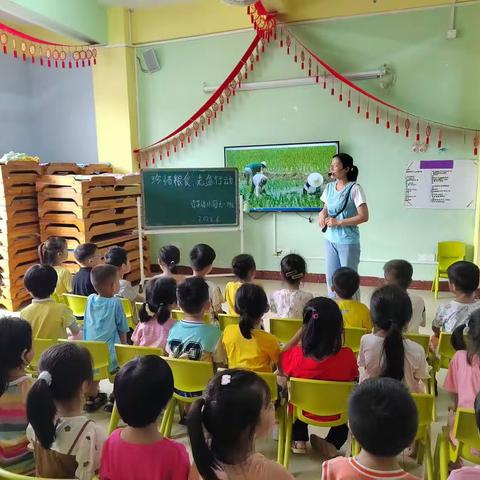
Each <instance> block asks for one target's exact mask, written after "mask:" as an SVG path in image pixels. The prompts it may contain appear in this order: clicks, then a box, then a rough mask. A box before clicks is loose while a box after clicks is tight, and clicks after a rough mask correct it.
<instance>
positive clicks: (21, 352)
mask: <svg viewBox="0 0 480 480" xmlns="http://www.w3.org/2000/svg"><path fill="white" fill-rule="evenodd" d="M32 358H33V350H32V328H31V327H30V324H29V323H28V322H26V321H25V320H20V319H19V318H15V317H3V318H1V319H0V467H1V468H4V469H6V470H8V471H9V472H13V473H18V474H23V475H32V474H34V473H35V463H34V461H33V455H32V453H31V452H30V451H29V450H28V440H27V435H26V430H27V425H28V421H27V412H26V403H27V394H28V392H29V390H30V388H31V386H32V383H33V380H32V378H31V377H27V375H26V374H25V367H26V366H27V365H28V364H29V363H30V362H31V360H32Z"/></svg>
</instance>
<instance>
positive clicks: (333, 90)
mask: <svg viewBox="0 0 480 480" xmlns="http://www.w3.org/2000/svg"><path fill="white" fill-rule="evenodd" d="M330 95H335V88H334V87H332V88H331V89H330Z"/></svg>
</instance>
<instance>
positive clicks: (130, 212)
mask: <svg viewBox="0 0 480 480" xmlns="http://www.w3.org/2000/svg"><path fill="white" fill-rule="evenodd" d="M90 167H92V166H90ZM92 168H93V167H92ZM90 171H91V170H90ZM37 193H38V205H39V207H38V208H39V216H40V237H41V240H42V241H45V240H46V239H47V238H48V237H51V236H59V237H63V238H65V239H66V240H67V244H68V249H69V252H70V253H69V258H68V260H67V263H66V266H67V268H69V269H71V271H72V273H75V272H76V271H77V270H78V266H77V264H76V263H75V259H74V258H73V250H74V249H75V248H76V247H77V246H78V245H79V244H81V243H86V242H93V243H95V244H96V245H97V246H98V247H99V249H100V251H101V252H102V253H105V251H106V250H107V249H108V248H109V247H111V246H113V245H118V246H122V247H124V248H125V249H126V250H127V251H129V252H130V254H131V255H130V263H131V266H132V270H131V272H130V273H129V274H128V275H127V277H126V279H127V280H129V281H131V282H133V283H135V282H138V281H139V280H140V278H141V275H140V257H139V253H138V252H139V243H138V236H137V234H136V233H135V230H136V229H137V228H138V216H137V198H138V197H139V196H140V176H139V175H138V174H130V175H113V174H103V175H85V174H82V175H76V174H70V175H44V176H42V177H41V178H40V179H39V181H38V182H37ZM144 259H145V260H147V261H146V262H145V265H146V266H147V265H148V245H147V244H146V240H144ZM145 273H146V275H148V273H149V272H148V267H147V268H146V272H145Z"/></svg>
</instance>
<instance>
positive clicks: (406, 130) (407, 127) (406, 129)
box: [405, 118, 410, 138]
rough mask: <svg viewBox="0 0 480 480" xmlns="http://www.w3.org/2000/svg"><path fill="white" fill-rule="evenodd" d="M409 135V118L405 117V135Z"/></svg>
mask: <svg viewBox="0 0 480 480" xmlns="http://www.w3.org/2000/svg"><path fill="white" fill-rule="evenodd" d="M409 136H410V119H409V118H407V119H406V120H405V137H407V138H408V137H409Z"/></svg>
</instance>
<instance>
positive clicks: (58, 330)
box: [20, 265, 80, 340]
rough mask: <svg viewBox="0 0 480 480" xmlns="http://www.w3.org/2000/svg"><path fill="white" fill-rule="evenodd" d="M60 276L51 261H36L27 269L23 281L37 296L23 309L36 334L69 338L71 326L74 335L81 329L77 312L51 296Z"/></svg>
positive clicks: (44, 336) (55, 338)
mask: <svg viewBox="0 0 480 480" xmlns="http://www.w3.org/2000/svg"><path fill="white" fill-rule="evenodd" d="M57 279H58V276H57V272H56V271H55V269H54V268H53V267H51V266H49V265H33V266H32V267H30V268H29V269H28V270H27V273H25V277H24V278H23V283H24V285H25V288H26V289H27V290H28V293H30V295H31V296H32V297H33V299H32V303H31V304H30V305H28V306H27V307H25V308H24V309H23V310H22V311H21V312H20V317H21V318H23V319H24V320H26V321H27V322H28V323H29V324H30V325H31V326H32V330H33V338H50V339H52V340H57V339H58V338H67V336H68V335H67V329H68V330H69V331H70V333H71V335H73V336H76V335H78V334H79V333H80V327H79V326H78V324H77V320H76V318H75V317H74V315H73V312H72V311H71V310H70V309H69V308H68V307H67V306H66V305H65V304H64V303H57V302H55V301H54V300H53V298H52V297H51V295H52V294H53V292H54V291H55V288H56V285H57Z"/></svg>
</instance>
